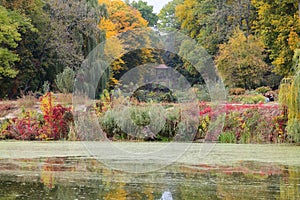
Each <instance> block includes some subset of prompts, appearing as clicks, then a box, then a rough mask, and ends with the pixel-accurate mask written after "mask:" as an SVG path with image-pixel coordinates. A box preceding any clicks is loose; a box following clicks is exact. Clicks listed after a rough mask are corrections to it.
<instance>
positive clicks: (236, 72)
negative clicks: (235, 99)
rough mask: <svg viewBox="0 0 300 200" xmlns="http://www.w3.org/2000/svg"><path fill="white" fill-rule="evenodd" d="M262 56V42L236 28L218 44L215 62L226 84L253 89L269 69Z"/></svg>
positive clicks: (259, 84) (258, 84)
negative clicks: (222, 42) (228, 37)
mask: <svg viewBox="0 0 300 200" xmlns="http://www.w3.org/2000/svg"><path fill="white" fill-rule="evenodd" d="M264 58H265V56H264V45H263V43H262V42H261V41H260V40H258V39H257V38H256V37H254V36H252V35H249V36H248V37H246V36H245V33H244V32H243V31H241V30H239V29H237V30H235V32H234V35H233V36H232V37H231V38H230V39H229V41H228V42H227V43H224V44H221V45H220V53H219V56H218V57H217V59H216V64H217V68H218V70H219V72H220V74H221V77H222V78H223V81H224V82H225V84H226V85H227V86H229V87H242V88H246V89H255V88H256V87H258V86H261V83H262V81H263V77H264V74H265V73H267V72H268V71H270V68H269V67H268V66H267V64H266V63H265V62H264Z"/></svg>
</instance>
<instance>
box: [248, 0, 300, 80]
mask: <svg viewBox="0 0 300 200" xmlns="http://www.w3.org/2000/svg"><path fill="white" fill-rule="evenodd" d="M252 3H253V5H254V6H255V7H256V9H257V13H258V16H257V18H256V19H255V23H254V26H253V29H254V31H255V32H256V33H257V34H258V35H259V36H260V37H261V38H262V41H263V42H264V44H265V45H266V47H267V49H268V52H269V58H270V60H271V62H272V64H273V65H274V66H275V72H276V73H278V74H280V75H283V76H289V75H291V74H293V61H292V58H293V54H294V51H295V49H297V48H298V47H299V43H300V38H299V34H300V23H299V16H300V12H299V8H300V6H299V5H300V2H299V0H274V1H270V0H253V1H252Z"/></svg>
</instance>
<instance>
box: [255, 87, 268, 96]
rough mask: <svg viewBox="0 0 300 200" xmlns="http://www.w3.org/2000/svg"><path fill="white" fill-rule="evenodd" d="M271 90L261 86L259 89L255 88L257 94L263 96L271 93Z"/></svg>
mask: <svg viewBox="0 0 300 200" xmlns="http://www.w3.org/2000/svg"><path fill="white" fill-rule="evenodd" d="M271 90H272V89H271V88H270V87H269V86H262V87H259V88H256V89H255V91H256V92H257V93H259V94H265V93H267V92H269V91H271Z"/></svg>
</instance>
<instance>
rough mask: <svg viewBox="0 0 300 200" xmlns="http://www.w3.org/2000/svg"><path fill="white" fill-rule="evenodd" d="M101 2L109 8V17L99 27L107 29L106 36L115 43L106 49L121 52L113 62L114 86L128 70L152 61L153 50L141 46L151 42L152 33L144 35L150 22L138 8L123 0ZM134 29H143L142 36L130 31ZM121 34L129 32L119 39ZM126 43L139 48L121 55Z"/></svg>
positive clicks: (111, 42) (111, 79) (111, 73)
mask: <svg viewBox="0 0 300 200" xmlns="http://www.w3.org/2000/svg"><path fill="white" fill-rule="evenodd" d="M99 3H100V4H105V5H106V6H107V10H108V17H106V18H103V19H102V20H101V21H100V23H99V28H100V29H101V30H102V31H105V33H106V38H108V39H109V40H110V44H113V45H106V48H105V51H106V53H109V52H112V54H117V53H116V52H120V57H118V58H115V62H113V63H112V64H111V71H110V83H109V86H113V85H115V84H117V83H118V79H119V78H120V77H121V76H122V74H123V73H125V71H126V70H128V69H130V68H132V67H135V66H138V65H141V64H143V63H147V62H151V61H153V57H154V56H153V52H152V50H150V49H142V47H139V45H140V44H144V43H149V42H150V38H149V37H150V35H149V37H144V36H145V34H143V32H145V31H146V30H147V29H148V27H147V26H148V22H147V21H146V20H145V19H144V18H143V17H142V14H141V13H140V12H139V11H138V10H136V9H134V8H133V7H131V6H129V5H127V4H126V3H124V2H123V1H121V0H116V1H109V0H99ZM149 29H150V28H149ZM132 30H139V31H141V34H140V35H141V36H142V37H139V34H138V33H137V32H134V33H132V34H131V33H130V31H132ZM120 34H127V35H126V39H125V40H124V38H123V39H122V40H119V39H118V37H117V36H119V35H120ZM126 44H128V45H129V46H136V48H137V49H138V50H137V51H134V52H129V53H128V54H127V55H121V52H122V51H123V48H124V46H126ZM139 48H141V49H139Z"/></svg>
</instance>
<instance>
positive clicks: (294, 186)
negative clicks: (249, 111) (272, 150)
mask: <svg viewBox="0 0 300 200" xmlns="http://www.w3.org/2000/svg"><path fill="white" fill-rule="evenodd" d="M166 192H170V193H171V194H172V199H174V200H175V199H178V200H181V199H187V200H193V199H300V167H299V166H293V165H282V164H278V163H277V164H276V163H273V164H272V163H269V162H268V163H264V162H256V161H240V162H238V163H235V164H234V165H228V164H226V165H219V164H218V165H210V164H201V165H190V164H186V163H185V164H183V163H182V164H180V163H177V164H175V165H172V166H168V167H166V168H164V169H160V170H158V171H155V172H149V173H143V174H132V173H125V172H120V171H116V170H111V169H108V168H107V167H106V166H104V165H103V164H101V162H99V161H97V160H95V159H93V158H89V157H51V158H49V157H48V158H47V157H44V158H30V159H24V158H13V159H12V158H4V159H0V199H1V200H2V199H66V200H68V199H70V200H71V199H72V200H75V199H78V200H79V199H109V200H110V199H116V200H122V199H134V200H139V199H153V200H157V199H161V197H162V195H163V193H165V194H166ZM168 200H169V199H168Z"/></svg>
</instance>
